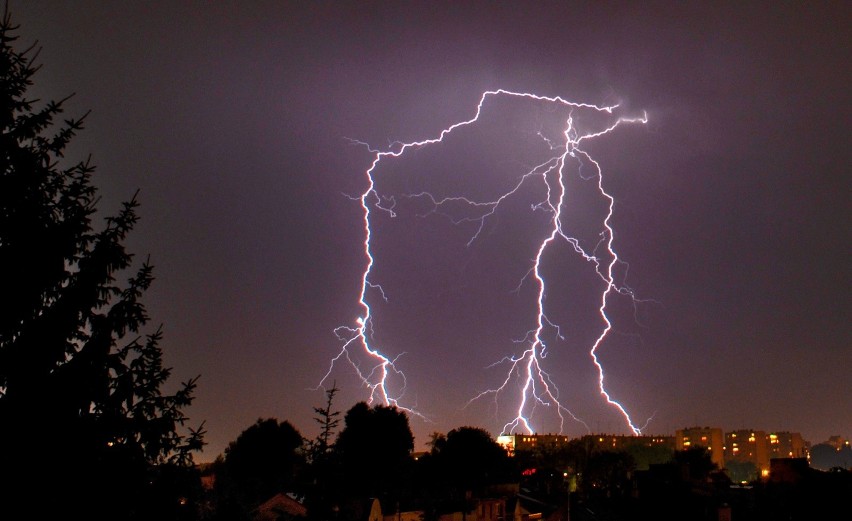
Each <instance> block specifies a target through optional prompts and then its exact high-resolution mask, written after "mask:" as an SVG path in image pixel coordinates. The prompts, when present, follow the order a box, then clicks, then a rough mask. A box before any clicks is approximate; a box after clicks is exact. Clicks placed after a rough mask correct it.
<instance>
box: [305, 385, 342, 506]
mask: <svg viewBox="0 0 852 521" xmlns="http://www.w3.org/2000/svg"><path fill="white" fill-rule="evenodd" d="M338 391H339V389H338V388H337V384H336V383H335V384H334V385H333V386H332V387H331V389H327V390H326V392H325V398H326V400H325V407H314V412H315V413H316V414H317V416H314V421H316V422H317V423H318V424H319V425H320V433H319V434H318V435H317V437H316V438H315V439H314V440H311V442H310V446H309V448H308V456H309V458H310V465H309V467H308V468H307V469H306V473H305V476H304V478H305V479H304V481H305V483H304V486H305V506H306V507H307V508H308V515H309V516H310V517H311V519H323V520H325V519H330V518H331V517H332V515H333V513H332V503H333V502H334V498H335V493H334V490H335V488H336V487H337V486H338V485H339V483H340V479H338V476H337V474H338V472H339V466H338V465H337V461H336V458H335V454H334V452H333V449H334V444H333V443H331V439H332V435H333V434H334V431H335V429H337V426H338V425H339V424H340V419H339V418H338V416H340V411H335V410H333V409H332V405H333V402H334V396H335V395H336V394H337V392H338Z"/></svg>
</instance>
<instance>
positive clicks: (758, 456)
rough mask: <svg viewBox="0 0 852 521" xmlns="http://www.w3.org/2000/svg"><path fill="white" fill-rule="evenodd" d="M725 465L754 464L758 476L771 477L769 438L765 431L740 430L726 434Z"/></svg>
mask: <svg viewBox="0 0 852 521" xmlns="http://www.w3.org/2000/svg"><path fill="white" fill-rule="evenodd" d="M724 455H725V459H724V461H725V463H726V464H727V463H730V462H740V463H753V464H754V466H755V468H756V470H757V472H758V475H760V476H763V477H766V476H768V475H769V459H770V457H771V456H770V452H769V437H768V436H767V434H766V432H765V431H756V430H752V429H740V430H736V431H730V432H726V433H725V451H724Z"/></svg>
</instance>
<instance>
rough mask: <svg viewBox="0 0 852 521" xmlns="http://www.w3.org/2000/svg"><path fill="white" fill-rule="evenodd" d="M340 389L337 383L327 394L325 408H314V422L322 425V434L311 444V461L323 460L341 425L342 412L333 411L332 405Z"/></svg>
mask: <svg viewBox="0 0 852 521" xmlns="http://www.w3.org/2000/svg"><path fill="white" fill-rule="evenodd" d="M339 390H340V389H338V388H337V383H336V382H335V384H334V385H332V387H331V389H328V390H327V391H326V392H325V407H314V412H315V413H317V416H314V421H316V422H317V423H319V424H320V433H319V435H318V436H317V437H316V439H315V440H314V441H313V442H312V444H311V459H312V460H313V461H316V460H317V459H322V457H323V456H325V455H326V454H327V453H328V451H329V450H330V449H331V444H330V443H329V440H330V439H331V435H332V433H333V432H334V430H335V429H336V428H337V426H338V425H339V424H340V418H338V416H340V411H332V410H331V404H332V402H333V401H334V395H335V394H337V392H338V391H339Z"/></svg>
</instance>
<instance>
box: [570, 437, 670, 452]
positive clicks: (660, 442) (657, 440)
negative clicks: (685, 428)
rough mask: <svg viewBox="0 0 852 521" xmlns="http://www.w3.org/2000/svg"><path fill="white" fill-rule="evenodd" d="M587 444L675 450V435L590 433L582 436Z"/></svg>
mask: <svg viewBox="0 0 852 521" xmlns="http://www.w3.org/2000/svg"><path fill="white" fill-rule="evenodd" d="M581 439H582V440H583V442H584V444H585V445H587V446H591V447H594V448H596V449H601V450H626V449H627V448H629V447H635V446H637V445H642V446H645V447H666V448H669V449H671V450H672V451H674V449H675V439H674V437H673V436H622V435H612V434H589V435H587V436H583V437H582V438H581Z"/></svg>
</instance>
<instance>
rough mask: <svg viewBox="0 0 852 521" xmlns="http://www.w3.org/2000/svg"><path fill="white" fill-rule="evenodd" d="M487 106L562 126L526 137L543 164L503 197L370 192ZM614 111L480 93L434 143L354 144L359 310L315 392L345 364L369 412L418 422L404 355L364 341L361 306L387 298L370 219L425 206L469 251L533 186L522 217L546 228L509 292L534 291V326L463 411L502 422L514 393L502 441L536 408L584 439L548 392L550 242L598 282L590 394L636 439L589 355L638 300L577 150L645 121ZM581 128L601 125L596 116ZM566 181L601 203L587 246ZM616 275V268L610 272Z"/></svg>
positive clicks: (367, 314)
mask: <svg viewBox="0 0 852 521" xmlns="http://www.w3.org/2000/svg"><path fill="white" fill-rule="evenodd" d="M497 99H504V100H506V101H508V102H509V103H514V104H515V105H517V104H524V105H529V106H531V107H537V110H539V111H540V110H544V111H545V112H546V113H549V114H551V115H554V116H556V117H558V118H561V123H562V127H561V129H560V130H559V133H558V134H557V135H553V136H549V135H547V133H546V132H545V131H544V130H542V129H538V130H536V131H535V132H534V134H535V136H536V137H537V139H538V140H539V141H540V142H541V144H543V145H544V146H543V147H542V149H543V150H546V151H547V155H546V156H545V157H544V159H543V161H541V162H539V163H537V164H535V166H532V168H529V169H527V170H526V171H522V172H520V173H519V174H518V175H517V176H516V178H515V181H514V182H513V183H512V184H510V185H508V187H507V189H506V190H505V191H503V192H501V193H499V194H498V195H497V196H496V197H493V198H490V199H488V200H480V199H477V198H475V197H474V196H472V195H469V194H457V193H454V194H449V195H446V194H441V195H438V194H436V193H433V192H432V191H430V190H422V191H416V192H407V193H400V194H396V195H385V194H383V193H382V192H381V191H380V190H379V189H378V187H377V185H378V184H379V181H378V180H379V178H380V177H381V176H382V174H383V170H382V167H383V166H384V165H385V163H388V162H391V161H400V160H402V159H403V158H407V157H408V156H413V155H415V153H416V151H417V150H420V149H423V148H426V147H440V146H441V145H442V144H444V142H445V141H446V140H448V139H450V137H451V135H453V134H455V133H458V132H459V131H460V130H461V129H463V128H464V127H468V126H475V125H477V124H482V121H481V119H482V115H483V113H484V112H486V111H489V110H500V109H501V108H502V105H501V106H500V107H494V105H495V103H494V102H495V101H496V100H497ZM528 108H529V107H528ZM618 111H619V106H618V105H609V106H602V105H593V104H588V103H577V102H572V101H567V100H565V99H563V98H562V97H558V96H557V97H548V96H542V95H538V94H532V93H527V92H512V91H508V90H503V89H499V90H489V91H486V92H484V93H483V94H482V96H481V97H480V99H479V102H478V104H477V106H476V110H475V113H474V115H473V116H472V117H471V118H470V119H467V120H463V121H459V122H456V123H454V124H452V125H450V126H448V127H446V128H444V129H443V130H441V131H440V132H439V133H438V134H437V135H436V136H434V137H431V138H427V139H422V140H419V141H410V142H393V143H391V145H390V146H389V149H387V150H377V149H376V148H374V147H372V146H370V145H369V144H367V143H363V142H360V141H354V143H355V144H358V145H361V146H364V147H366V148H367V149H368V150H369V152H370V153H371V154H373V157H372V160H371V162H370V165H369V168H368V169H367V170H366V171H365V178H366V181H367V186H366V189H365V190H364V192H363V193H362V194H361V195H360V196H358V197H352V198H353V199H354V200H357V201H358V202H359V203H360V206H361V209H362V211H363V239H362V241H363V242H362V244H363V256H364V260H365V267H364V271H363V273H362V276H361V283H360V294H359V295H358V305H359V307H360V310H361V311H360V314H359V316H358V317H357V318H356V319H355V321H354V322H355V323H354V325H350V326H340V327H339V328H337V329H336V330H335V334H336V335H337V337H338V338H339V339H340V341H341V342H342V346H341V348H340V351H339V352H338V353H337V355H336V356H335V357H334V358H333V359H332V360H331V363H330V366H329V368H328V371H327V373H326V374H325V376H324V377H323V378H322V380H321V382H320V386H324V385H326V384H327V382H328V380H329V378H330V377H331V374H332V372H333V370H334V369H335V367H336V366H337V365H338V364H341V363H345V364H348V365H349V366H351V368H352V369H353V370H354V372H355V374H356V375H357V378H358V380H359V382H360V384H361V385H362V386H363V387H364V388H366V389H367V391H368V394H369V400H368V401H369V403H381V404H384V405H393V406H396V407H399V408H401V409H403V410H405V411H407V412H409V413H411V414H414V415H416V416H419V417H421V418H423V419H426V420H428V414H427V413H423V412H421V411H419V410H418V409H417V407H416V406H415V405H409V404H407V403H406V402H405V400H404V397H405V393H406V389H407V379H406V375H405V373H404V372H403V364H402V363H401V361H400V357H401V356H402V354H404V353H402V354H400V355H397V356H395V357H390V356H388V355H386V354H383V353H385V352H387V348H386V347H385V346H381V345H378V343H377V342H376V341H375V340H374V338H375V317H374V311H373V306H372V305H371V303H372V302H374V301H375V300H376V299H381V301H383V302H385V303H387V302H389V296H388V293H386V290H385V288H384V287H383V285H382V283H381V282H377V281H376V277H375V268H376V267H377V266H378V265H379V264H380V263H381V262H382V260H381V259H380V258H378V256H377V255H376V253H375V251H374V241H375V236H376V234H378V233H379V232H378V231H377V229H376V225H375V220H376V219H375V216H374V214H376V213H382V214H385V215H387V216H389V217H391V218H395V217H397V215H398V211H399V210H398V209H397V203H398V202H399V200H400V199H416V200H422V201H425V203H424V204H425V207H426V211H423V212H420V213H419V214H418V215H419V216H420V217H424V218H425V217H429V216H431V215H435V214H441V215H443V216H445V217H447V218H449V219H450V221H451V222H452V223H453V224H454V225H457V226H459V225H462V224H464V223H471V224H472V225H473V227H472V233H470V234H469V237H468V239H467V241H466V243H465V247H467V248H472V247H475V246H476V243H477V240H478V239H479V238H480V235H481V234H482V232H483V230H484V228H485V227H486V225H487V224H488V221H489V220H492V219H495V218H496V215H497V213H498V211H499V210H500V209H501V207H502V206H503V205H504V204H505V203H506V201H507V200H509V199H511V198H513V197H515V196H518V195H519V194H520V193H521V191H522V189H523V188H525V187H526V185H528V184H532V183H538V187H539V189H540V190H541V192H542V194H541V197H540V199H539V200H537V201H534V202H532V203H530V204H529V211H531V212H538V213H543V214H545V215H546V216H547V219H546V220H545V221H543V222H542V224H543V226H544V227H545V230H546V233H545V235H544V237H543V239H542V240H541V241H540V242H538V244H537V245H536V248H535V251H532V252H530V253H531V254H532V255H531V260H530V261H529V265H528V271H527V272H526V273H525V274H524V275H523V276H522V277H521V278H520V280H519V282H518V287H517V288H515V291H516V292H518V291H519V290H520V288H521V287H522V286H524V285H528V284H531V285H533V286H534V288H535V299H534V301H532V302H530V303H529V305H530V306H531V307H532V309H533V310H534V316H535V322H534V324H533V327H532V328H531V329H529V330H528V331H527V333H526V334H525V335H524V337H523V339H522V340H520V341H516V342H514V343H521V344H524V345H525V346H526V347H525V348H524V349H523V350H522V351H521V352H520V353H516V354H512V355H508V356H505V357H503V358H502V359H500V360H498V361H497V362H493V363H491V365H490V367H492V368H493V367H504V370H505V372H504V373H503V374H504V377H501V381H500V382H499V385H497V386H495V387H491V388H488V389H486V390H484V391H481V392H479V393H478V394H477V395H475V396H474V397H473V398H471V399H469V400H468V401H467V404H466V405H465V407H467V406H468V405H470V404H471V403H473V402H476V401H479V400H488V399H490V400H493V405H494V414H495V416H499V415H501V414H503V415H504V417H505V413H504V412H503V411H501V410H500V406H499V402H498V397H501V396H502V395H505V394H507V393H511V392H513V390H515V391H516V398H514V401H515V403H516V405H515V406H514V407H513V409H511V411H512V412H511V413H510V415H511V416H510V418H509V419H508V421H506V422H505V424H504V425H503V427H502V432H503V433H514V432H516V431H523V432H527V433H534V432H536V425H535V423H534V418H535V417H536V415H537V414H538V413H539V410H540V409H544V410H550V411H552V413H553V414H554V415H555V416H556V417H557V418H558V425H559V429H560V432H562V431H563V430H564V429H565V427H566V425H565V422H566V420H567V419H568V418H570V419H571V420H572V421H575V422H578V423H581V424H583V425H584V426H585V428H586V430H587V431H589V432H590V428H589V425H588V423H587V422H586V421H584V420H583V419H582V418H581V417H579V416H578V415H577V414H575V413H574V412H572V410H571V408H570V407H569V406H568V405H567V404H565V403H563V400H561V399H560V393H559V388H558V386H557V383H556V382H555V381H554V378H553V377H552V376H551V373H550V372H548V371H547V370H545V359H546V357H547V355H548V349H552V347H551V346H552V344H551V342H563V341H564V340H565V337H566V335H570V333H569V332H567V331H566V332H563V329H564V328H562V327H561V326H560V325H559V324H558V323H557V322H555V321H553V320H551V319H550V318H549V309H548V306H547V297H548V283H547V277H548V274H547V272H548V270H547V269H545V268H544V258H545V256H546V255H547V254H548V253H549V251H550V250H553V249H554V248H555V245H556V243H560V242H561V243H564V244H567V245H568V246H569V250H568V251H569V252H570V254H572V255H573V256H576V257H579V258H581V259H582V260H583V261H584V262H585V263H588V264H590V265H591V266H592V267H593V273H594V276H596V277H597V278H598V279H600V284H599V285H600V288H601V289H600V291H599V293H598V297H597V303H596V304H595V306H596V307H597V314H598V318H599V321H600V328H599V332H598V334H597V336H596V338H595V339H594V341H593V342H592V344H591V345H589V346H587V347H586V350H587V352H588V355H589V357H590V358H591V360H592V362H593V364H594V367H595V369H596V371H597V387H598V389H597V390H598V392H599V395H600V398H602V399H603V400H604V401H605V402H606V404H608V405H609V406H611V407H613V408H615V409H616V410H617V411H618V414H619V415H620V416H621V418H622V419H623V421H624V423H625V424H626V426H627V427H628V428H629V430H630V431H631V432H632V433H633V434H636V435H638V434H640V433H641V432H642V428H643V427H640V426H637V422H636V421H635V420H634V419H633V418H632V417H631V415H630V414H629V412H628V410H627V407H626V406H625V405H624V404H623V403H622V402H621V401H619V399H618V397H616V396H613V395H612V394H611V393H610V392H609V391H608V388H607V381H606V372H605V370H604V364H603V362H602V361H601V360H600V357H599V352H600V351H601V350H603V349H605V347H606V341H607V339H608V336H609V335H610V333H611V330H612V328H613V323H612V319H611V318H610V316H609V315H608V308H609V306H610V302H611V301H612V299H614V298H617V297H620V298H626V299H628V300H629V301H630V302H631V303H632V305H634V306H635V305H636V304H637V303H638V302H639V300H638V299H637V297H636V295H635V293H634V291H633V290H632V289H631V288H630V287H629V286H627V284H626V282H625V281H624V280H623V279H624V277H625V276H626V263H624V261H622V260H621V259H620V258H619V255H618V253H617V252H616V247H615V230H614V229H613V225H612V217H613V212H614V203H615V199H614V197H613V196H612V195H610V194H609V193H608V192H607V190H606V188H605V180H604V174H603V170H602V168H601V165H600V163H599V162H598V161H597V160H595V159H594V158H593V157H592V156H591V154H590V153H589V152H587V151H586V150H585V149H584V148H583V147H584V142H591V141H592V140H595V139H603V138H605V137H606V135H607V134H610V133H612V132H615V131H616V129H618V128H619V127H621V126H623V125H630V124H645V123H647V114H645V113H642V114H641V115H633V116H630V117H627V116H613V114H614V113H616V112H618ZM585 112H591V113H593V114H594V115H596V116H604V119H603V120H602V121H603V123H602V125H598V126H596V127H594V128H588V129H586V128H582V129H581V128H579V127H578V124H577V121H576V119H578V117H579V116H580V114H582V113H585ZM590 119H593V120H595V121H601V118H600V117H598V118H590ZM541 126H542V127H543V126H544V125H543V124H542V125H541ZM573 174H575V175H577V176H578V177H579V178H580V179H582V180H583V181H584V182H587V183H595V185H596V193H597V196H598V197H599V198H600V199H601V200H602V201H603V203H604V207H605V211H604V213H603V215H602V217H601V218H600V219H599V220H597V221H596V225H597V229H596V230H595V232H596V240H594V241H586V242H588V244H586V243H585V242H583V241H581V240H580V239H579V238H577V237H575V236H574V235H572V234H571V233H569V232H568V231H567V230H566V228H567V226H566V223H565V216H564V209H565V207H566V204H567V202H566V195H567V192H568V187H567V183H566V178H567V176H569V175H573ZM485 182H486V183H487V182H488V181H485ZM397 267H399V266H397ZM620 267H622V268H624V269H623V270H619V268H620ZM619 272H623V275H619ZM391 293H392V291H391ZM390 298H392V297H390ZM435 327H438V325H435ZM646 424H647V422H646Z"/></svg>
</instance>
